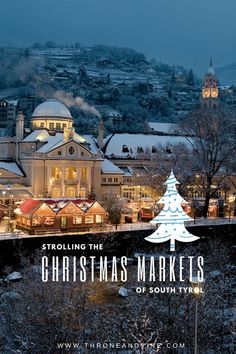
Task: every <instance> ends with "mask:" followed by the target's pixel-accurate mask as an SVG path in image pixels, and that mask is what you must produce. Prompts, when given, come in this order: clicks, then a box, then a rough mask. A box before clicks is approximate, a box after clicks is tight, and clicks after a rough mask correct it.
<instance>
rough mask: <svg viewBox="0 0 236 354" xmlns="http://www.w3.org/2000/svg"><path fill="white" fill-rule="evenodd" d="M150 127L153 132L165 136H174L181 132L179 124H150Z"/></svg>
mask: <svg viewBox="0 0 236 354" xmlns="http://www.w3.org/2000/svg"><path fill="white" fill-rule="evenodd" d="M148 125H149V127H150V128H151V129H152V130H153V131H155V132H160V133H163V134H174V133H177V132H178V130H179V128H178V124H175V123H159V122H148Z"/></svg>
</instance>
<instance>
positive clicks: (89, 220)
mask: <svg viewBox="0 0 236 354" xmlns="http://www.w3.org/2000/svg"><path fill="white" fill-rule="evenodd" d="M85 224H93V215H87V216H85Z"/></svg>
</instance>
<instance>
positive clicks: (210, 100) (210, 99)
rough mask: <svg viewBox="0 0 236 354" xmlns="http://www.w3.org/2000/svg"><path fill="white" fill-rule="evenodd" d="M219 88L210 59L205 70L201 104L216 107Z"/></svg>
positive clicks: (206, 106)
mask: <svg viewBox="0 0 236 354" xmlns="http://www.w3.org/2000/svg"><path fill="white" fill-rule="evenodd" d="M218 97H219V90H218V84H217V78H216V75H215V70H214V68H213V65H212V58H211V59H210V66H209V68H208V70H207V72H206V75H205V78H204V83H203V87H202V106H203V107H205V108H216V107H217V105H218Z"/></svg>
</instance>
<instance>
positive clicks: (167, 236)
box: [145, 171, 199, 251]
mask: <svg viewBox="0 0 236 354" xmlns="http://www.w3.org/2000/svg"><path fill="white" fill-rule="evenodd" d="M164 184H165V185H166V186H167V190H166V192H165V194H164V195H163V197H162V198H161V199H160V200H159V202H158V204H164V208H163V209H162V211H161V212H160V213H159V214H158V215H157V216H156V217H155V218H154V219H153V220H151V221H150V222H151V223H153V224H161V225H160V226H159V228H158V229H157V230H156V231H155V232H154V233H153V234H151V235H150V236H148V237H146V238H145V240H147V241H149V242H153V243H161V242H166V241H168V240H170V251H175V240H177V241H181V242H192V241H196V240H198V239H199V237H197V236H194V235H192V234H191V233H190V232H188V231H187V230H186V228H185V226H184V222H185V221H190V220H193V219H192V218H191V217H189V216H188V215H187V214H186V213H185V211H184V210H183V208H182V206H181V204H188V203H187V201H185V200H184V199H183V198H182V197H181V195H180V194H179V193H178V191H177V189H176V184H179V182H178V181H177V180H176V178H175V175H174V173H173V171H171V174H170V176H169V177H168V179H167V181H166V182H165V183H164Z"/></svg>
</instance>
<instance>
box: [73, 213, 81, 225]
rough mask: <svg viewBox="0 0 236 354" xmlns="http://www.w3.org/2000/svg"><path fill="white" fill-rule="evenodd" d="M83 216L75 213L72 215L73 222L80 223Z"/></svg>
mask: <svg viewBox="0 0 236 354" xmlns="http://www.w3.org/2000/svg"><path fill="white" fill-rule="evenodd" d="M82 221H83V218H82V216H81V215H77V216H74V217H73V224H76V225H78V224H82Z"/></svg>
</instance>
